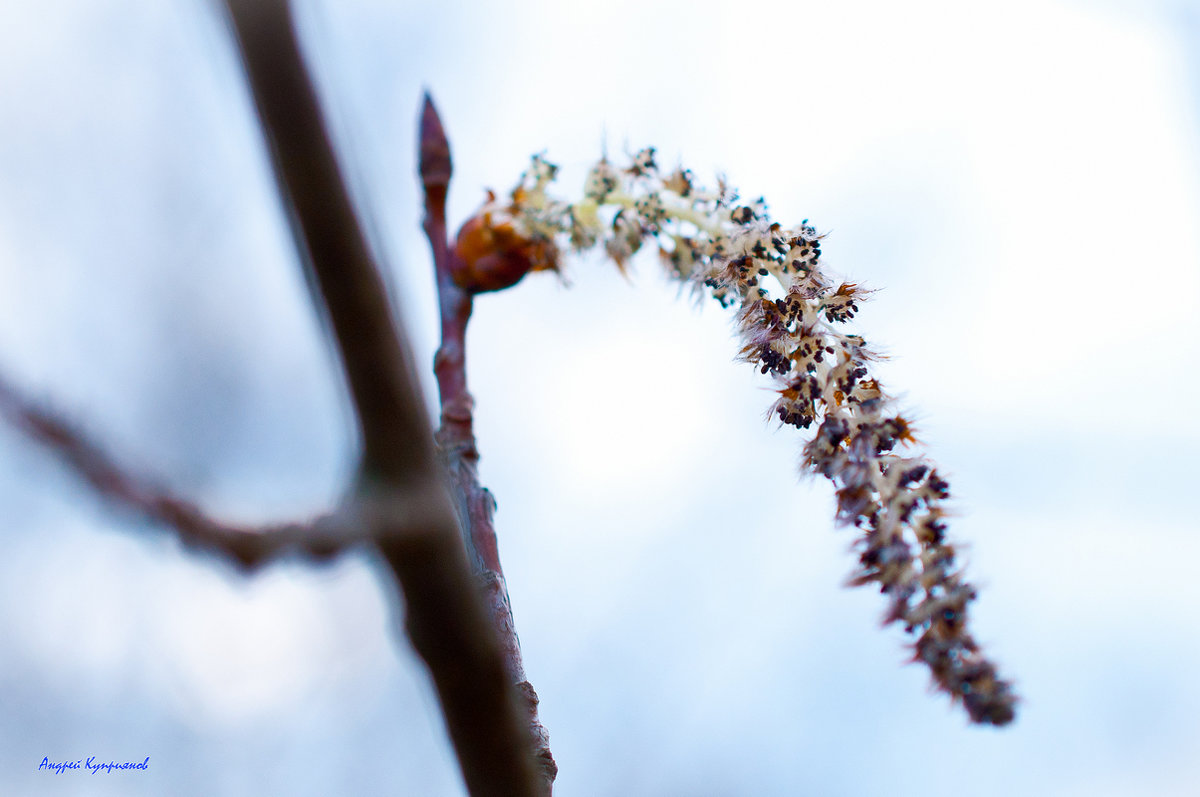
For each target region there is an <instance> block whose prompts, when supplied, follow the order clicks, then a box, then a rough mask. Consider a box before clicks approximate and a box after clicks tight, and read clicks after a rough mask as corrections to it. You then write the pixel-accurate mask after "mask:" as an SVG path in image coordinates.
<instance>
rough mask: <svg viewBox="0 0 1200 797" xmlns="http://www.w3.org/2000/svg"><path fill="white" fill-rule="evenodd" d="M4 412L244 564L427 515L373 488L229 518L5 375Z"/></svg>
mask: <svg viewBox="0 0 1200 797" xmlns="http://www.w3.org/2000/svg"><path fill="white" fill-rule="evenodd" d="M0 415H4V416H7V418H8V420H9V421H10V422H11V423H12V424H13V425H15V426H17V427H18V428H21V429H23V430H24V431H25V432H26V433H27V434H28V435H29V436H30V437H31V438H33V439H34V440H36V441H37V442H39V443H41V444H42V445H44V446H45V447H46V448H48V449H50V450H51V451H53V452H54V453H56V454H58V455H59V456H60V457H62V459H63V460H64V461H65V462H66V464H67V465H69V466H70V467H71V468H72V469H73V470H74V471H75V472H76V473H77V474H78V475H79V476H80V477H82V478H83V479H84V480H85V481H86V482H87V483H88V484H90V485H91V486H92V487H93V488H94V489H95V490H96V492H97V493H98V494H99V495H100V496H101V497H103V498H105V499H106V500H108V501H111V502H112V503H114V504H117V505H118V506H121V507H122V508H125V509H131V510H133V511H135V512H138V513H139V514H141V515H143V516H145V517H147V518H149V519H150V520H153V521H155V522H157V523H159V524H161V525H162V526H164V527H166V528H169V529H172V530H174V531H175V532H176V533H177V534H178V536H179V539H180V541H181V542H182V543H183V544H184V545H187V546H188V547H191V548H196V549H199V550H203V551H207V552H209V553H212V554H215V555H217V556H219V557H221V558H222V559H225V560H226V561H228V562H229V563H231V564H233V565H236V566H237V567H239V568H241V569H243V570H255V569H257V568H259V567H261V566H263V565H265V564H268V563H269V562H271V561H273V560H275V559H278V558H281V557H284V556H301V557H307V558H311V559H316V560H325V559H329V558H332V557H333V556H335V555H337V554H338V553H340V552H342V551H344V550H346V549H347V548H349V547H351V546H354V545H357V544H359V543H362V542H365V541H367V540H368V539H369V536H370V526H369V525H368V524H366V523H364V522H363V519H364V518H370V517H374V516H378V515H381V514H387V515H388V516H389V517H393V518H401V517H404V518H406V521H405V522H406V523H409V524H412V525H418V526H419V525H423V524H424V523H426V522H427V519H426V518H424V517H421V516H419V515H417V516H413V515H412V513H411V512H410V511H408V510H407V509H405V506H407V507H409V508H417V509H420V506H421V504H420V502H416V501H411V500H408V501H404V500H392V501H389V502H386V506H385V505H384V504H385V502H383V501H379V500H376V499H374V498H372V497H369V496H354V497H353V498H352V499H351V500H349V501H347V502H346V503H345V504H344V505H343V506H342V507H340V508H339V509H338V510H336V511H334V512H332V513H329V514H326V515H323V516H321V517H318V518H315V519H313V520H311V521H309V522H307V523H285V524H279V525H268V526H260V527H254V528H249V527H242V526H234V525H230V524H227V523H222V522H220V521H217V520H214V519H212V518H210V517H209V516H208V515H207V514H205V512H204V511H203V510H201V509H200V508H199V507H197V506H196V505H195V504H193V503H191V502H190V501H187V500H186V499H184V498H180V497H179V496H176V495H175V494H173V493H172V492H171V491H170V490H168V489H166V488H164V487H162V486H160V485H157V484H154V483H152V482H151V481H150V480H148V479H146V478H144V477H141V476H138V475H135V474H133V473H132V472H130V471H128V470H125V469H124V468H123V467H122V466H121V465H120V464H119V463H118V462H117V459H116V457H115V456H113V455H112V454H111V453H110V452H108V451H105V450H104V449H103V448H102V447H101V446H100V445H98V444H97V443H95V442H94V441H92V440H89V439H88V438H87V437H86V436H85V435H84V434H83V433H82V432H80V431H79V430H78V429H76V428H75V427H73V426H72V425H71V424H70V423H68V422H67V421H66V420H64V419H63V418H61V417H59V416H58V415H56V414H55V413H53V412H51V411H49V410H47V409H45V408H43V407H39V406H38V405H37V404H36V403H35V402H33V401H31V400H30V399H28V398H27V397H25V396H22V395H20V394H19V393H18V392H17V390H16V389H15V388H14V387H13V386H12V385H9V384H8V383H7V382H5V381H4V380H3V379H2V378H0Z"/></svg>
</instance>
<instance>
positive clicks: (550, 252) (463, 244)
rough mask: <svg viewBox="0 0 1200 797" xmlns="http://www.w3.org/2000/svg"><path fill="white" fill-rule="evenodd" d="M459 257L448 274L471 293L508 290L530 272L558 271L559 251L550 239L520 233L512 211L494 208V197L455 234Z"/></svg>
mask: <svg viewBox="0 0 1200 797" xmlns="http://www.w3.org/2000/svg"><path fill="white" fill-rule="evenodd" d="M454 252H455V254H456V255H458V257H457V259H456V261H455V263H454V265H453V267H452V268H451V271H450V274H451V276H452V277H453V278H454V283H455V284H456V285H458V286H459V287H460V288H462V289H463V290H465V291H468V292H470V293H485V292H487V291H500V290H504V289H505V288H511V287H512V286H513V285H516V284H517V283H518V282H520V281H521V278H522V277H524V276H525V275H526V274H528V273H529V272H530V271H546V270H549V269H557V268H558V247H557V246H555V245H554V241H553V240H551V239H550V238H546V237H544V236H539V235H531V234H527V233H524V232H522V231H521V230H520V229H519V228H518V226H517V224H516V223H515V221H514V217H513V212H512V209H511V208H508V207H503V206H499V205H497V204H496V198H495V195H494V194H492V193H491V192H489V193H488V201H487V202H486V203H484V205H483V207H482V208H480V209H479V212H477V213H476V214H475V215H474V216H472V217H471V218H469V219H467V221H466V222H465V223H464V224H463V226H462V228H461V229H459V231H458V239H457V241H456V242H455V245H454Z"/></svg>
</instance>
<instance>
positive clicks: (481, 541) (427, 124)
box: [420, 94, 558, 797]
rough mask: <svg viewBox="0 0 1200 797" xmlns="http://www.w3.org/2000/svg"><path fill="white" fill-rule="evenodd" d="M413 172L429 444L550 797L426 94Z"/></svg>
mask: <svg viewBox="0 0 1200 797" xmlns="http://www.w3.org/2000/svg"><path fill="white" fill-rule="evenodd" d="M420 172H421V182H422V183H423V185H424V188H425V234H426V235H427V236H428V238H429V245H430V248H431V249H432V250H433V259H434V267H435V269H436V272H437V286H438V301H439V305H440V308H441V321H442V340H441V345H440V346H439V348H438V351H437V356H436V358H435V360H434V372H435V373H436V375H437V381H438V393H439V395H440V398H441V427H440V428H439V429H438V433H437V437H436V440H437V447H438V454H439V456H440V458H441V461H442V465H443V466H444V467H445V469H446V472H447V473H448V474H449V476H450V484H451V487H452V489H453V492H454V498H455V501H456V504H457V510H458V519H459V523H460V524H461V525H462V528H463V532H464V535H463V536H464V541H465V543H466V546H467V551H468V552H469V553H470V555H471V558H472V560H473V563H474V565H475V570H476V572H477V573H478V574H479V576H480V579H481V586H482V589H483V593H484V599H485V601H486V602H487V607H488V610H489V611H490V613H491V616H492V623H493V625H494V626H495V628H496V630H497V632H498V633H499V635H500V642H501V644H502V645H503V647H504V660H505V664H506V666H507V668H508V676H509V678H510V679H511V681H512V683H514V684H515V685H516V686H517V688H518V689H519V690H520V693H521V696H522V698H523V700H524V708H525V712H526V721H527V723H528V727H529V732H530V734H531V735H532V737H533V741H534V752H535V755H536V756H537V765H538V775H539V777H540V786H541V789H542V791H541V794H542V795H544V797H549V795H550V794H551V792H552V790H553V786H554V778H555V776H556V775H557V774H558V765H557V764H556V763H555V762H554V756H553V755H552V754H551V752H550V736H549V734H548V733H547V732H546V729H545V727H544V726H543V725H542V723H541V720H540V719H539V718H538V711H537V705H538V697H537V692H535V691H534V689H533V685H532V684H530V683H529V680H528V679H527V678H526V676H525V669H524V666H523V665H522V662H521V647H520V642H519V641H518V639H517V632H516V626H515V624H514V623H513V615H512V605H511V603H510V601H509V597H508V585H507V583H506V582H505V580H504V571H503V569H502V568H501V566H500V552H499V548H498V545H497V542H496V530H495V526H494V525H493V523H492V513H493V511H494V510H495V501H494V500H493V499H492V496H491V493H489V492H488V491H487V489H486V488H484V487H483V486H482V485H481V484H480V483H479V475H478V470H477V465H478V462H479V451H478V449H477V448H476V446H475V433H474V428H473V424H474V416H473V412H474V401H473V400H472V398H471V394H470V393H469V392H468V391H467V369H466V334H467V322H468V321H470V319H471V307H472V295H471V294H470V293H469V292H468V291H466V290H464V289H463V288H461V287H459V286H458V285H457V284H456V283H455V281H454V279H453V277H452V273H453V272H454V270H455V260H454V259H455V258H456V257H457V255H456V254H455V252H454V249H453V248H452V247H451V246H450V245H449V242H448V238H447V234H446V194H447V193H448V190H449V186H450V177H451V174H452V172H453V168H452V161H451V157H450V142H449V140H448V139H447V138H446V132H445V129H444V128H443V126H442V122H441V119H440V118H439V117H438V112H437V109H436V108H435V107H434V104H433V99H432V98H431V97H430V96H429V95H428V94H426V95H425V101H424V105H423V107H422V110H421V129H420Z"/></svg>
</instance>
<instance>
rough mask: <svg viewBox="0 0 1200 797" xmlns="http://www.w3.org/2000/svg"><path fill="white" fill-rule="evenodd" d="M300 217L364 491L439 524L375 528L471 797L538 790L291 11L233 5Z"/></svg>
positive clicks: (281, 3)
mask: <svg viewBox="0 0 1200 797" xmlns="http://www.w3.org/2000/svg"><path fill="white" fill-rule="evenodd" d="M225 4H226V7H227V8H228V10H229V12H230V17H231V19H232V21H233V27H234V30H235V33H236V35H237V39H238V41H239V44H240V47H241V54H242V59H243V63H244V65H245V68H246V73H247V76H248V78H249V82H250V86H251V88H252V90H253V95H254V101H255V104H256V106H257V108H258V114H259V118H260V120H261V121H262V126H263V129H264V131H265V132H266V135H267V138H268V140H269V143H270V150H271V155H272V159H273V161H274V164H275V172H276V175H277V177H278V179H279V182H280V185H281V187H282V193H283V195H284V196H285V197H286V200H287V201H288V203H289V204H290V209H291V211H292V214H291V219H292V222H293V225H294V226H295V228H296V230H297V237H298V238H300V239H301V240H302V241H303V243H304V246H305V248H306V250H307V254H308V256H309V266H310V267H311V269H312V272H313V275H314V277H315V281H316V283H317V285H318V286H319V289H320V293H321V296H322V298H323V300H324V303H325V309H326V310H327V311H328V313H329V320H330V322H331V326H332V328H333V331H334V335H335V338H336V340H337V344H338V349H339V351H340V353H341V358H342V366H343V369H344V371H345V374H346V379H347V382H348V383H349V387H350V394H351V397H352V399H353V403H354V407H355V412H356V416H357V418H358V422H359V426H360V429H361V432H362V440H363V470H364V481H365V483H366V484H367V485H379V486H381V487H382V488H383V489H384V490H385V491H388V490H393V489H400V490H405V489H406V488H414V487H415V488H417V489H418V490H419V491H420V492H421V493H422V494H423V497H424V500H426V501H427V502H428V503H429V505H430V509H431V511H430V512H429V517H430V518H431V522H430V523H429V524H428V525H427V526H426V527H425V528H423V529H420V530H415V529H412V528H409V527H407V526H405V525H404V524H403V523H398V522H397V523H390V524H389V523H387V522H386V521H384V522H382V523H381V524H380V525H379V527H377V528H376V530H375V531H376V532H377V536H378V541H379V547H380V549H381V550H382V552H383V555H384V557H385V559H386V560H387V562H388V564H389V565H390V566H391V569H392V571H393V572H394V573H395V575H396V576H397V578H398V580H399V582H400V586H401V589H402V591H403V593H404V597H405V599H406V604H407V628H408V633H409V636H410V638H411V639H412V642H413V645H414V647H415V648H416V650H417V652H418V653H419V654H420V655H421V657H422V658H423V659H424V660H425V662H426V664H427V665H428V666H429V668H430V672H431V674H432V675H433V679H434V682H435V684H436V686H437V689H438V695H439V697H440V699H441V703H442V709H443V712H444V714H445V719H446V725H447V728H448V730H449V732H450V736H451V738H452V740H453V741H454V745H455V748H456V751H457V753H458V758H459V763H460V765H461V767H462V771H463V775H464V777H465V779H466V783H467V788H468V789H469V791H470V793H471V794H472V795H506V796H511V795H529V794H534V793H536V792H535V779H534V775H533V768H532V759H531V757H530V755H529V750H530V745H529V736H528V733H527V731H526V728H525V725H524V724H523V723H522V721H521V718H520V715H519V713H518V711H517V708H516V701H515V700H514V694H513V689H512V687H511V685H510V684H509V682H508V679H507V667H506V666H505V660H504V657H503V655H502V650H501V647H500V645H499V643H498V641H497V637H496V634H495V632H494V631H493V630H492V624H491V623H490V622H489V618H488V615H487V613H486V611H485V610H484V607H483V605H482V602H481V601H480V600H479V596H478V593H477V591H476V589H475V582H474V579H473V578H472V575H471V569H470V565H469V564H468V561H467V558H466V552H465V550H464V548H463V544H462V540H461V537H460V534H459V530H458V524H457V522H456V520H455V515H454V512H453V508H452V505H451V503H450V500H449V495H448V494H447V491H446V489H445V482H444V480H443V478H442V476H441V474H440V473H438V471H437V466H436V464H435V459H434V456H433V452H434V449H433V440H432V436H431V435H430V431H429V427H428V420H427V416H426V414H425V408H424V406H423V405H422V402H421V399H420V393H419V390H418V387H417V386H418V382H417V379H416V377H415V375H414V373H413V369H412V366H411V362H410V355H409V351H408V347H407V345H406V344H405V341H404V339H403V337H402V334H401V331H400V327H399V325H398V324H396V322H395V320H394V318H393V315H392V308H391V307H390V305H389V302H388V299H387V292H386V291H385V289H384V283H383V279H382V276H381V274H380V271H379V269H378V268H377V266H376V264H375V262H374V260H373V258H372V256H371V252H370V249H369V247H368V245H367V243H366V239H365V237H364V235H363V233H362V229H361V227H360V225H359V223H358V219H357V217H356V216H355V214H354V210H353V206H352V204H351V201H350V195H349V191H348V190H347V188H346V185H345V182H344V180H343V179H342V176H341V173H340V171H339V169H338V165H337V161H336V158H335V156H334V150H333V146H332V144H331V142H330V139H329V134H328V131H327V130H326V128H325V125H324V123H323V121H322V117H321V114H320V109H319V106H318V102H317V97H316V93H315V91H314V89H313V85H312V82H311V81H310V79H309V77H308V74H307V71H306V69H305V66H304V63H303V59H302V56H301V54H300V49H299V45H298V42H297V40H296V36H295V31H294V28H293V24H292V19H291V14H290V12H289V8H288V3H287V2H286V0H225Z"/></svg>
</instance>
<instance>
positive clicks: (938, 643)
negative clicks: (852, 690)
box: [455, 148, 1016, 725]
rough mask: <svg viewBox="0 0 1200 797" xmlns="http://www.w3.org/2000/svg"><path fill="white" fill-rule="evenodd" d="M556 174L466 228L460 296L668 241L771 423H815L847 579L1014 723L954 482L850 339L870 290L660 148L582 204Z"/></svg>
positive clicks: (986, 710)
mask: <svg viewBox="0 0 1200 797" xmlns="http://www.w3.org/2000/svg"><path fill="white" fill-rule="evenodd" d="M556 172H557V168H556V167H555V166H554V165H553V164H551V163H549V162H547V161H546V160H545V159H544V158H542V157H541V156H535V157H534V158H533V163H532V165H531V167H530V168H529V169H528V170H527V171H526V172H525V174H524V175H523V176H522V178H521V182H520V184H519V185H518V186H517V187H516V189H514V190H513V192H512V194H511V195H510V197H509V198H508V199H507V200H504V201H497V200H496V198H495V196H494V195H490V196H489V201H488V202H487V204H486V205H485V206H484V208H483V209H482V210H481V211H480V212H479V213H478V214H477V215H476V216H475V217H474V218H473V219H471V220H470V221H468V222H467V224H466V225H464V227H463V230H462V232H460V234H459V239H458V246H457V250H456V251H457V254H458V256H459V261H460V263H459V266H458V269H457V271H456V272H455V279H456V281H458V283H459V285H460V286H461V287H463V288H464V289H466V290H468V291H472V292H479V291H485V290H495V289H498V287H507V286H508V285H511V284H513V283H514V282H516V281H517V280H519V279H520V277H521V276H523V274H524V273H525V271H529V270H541V269H556V268H558V265H559V259H560V252H561V251H562V250H563V249H564V248H565V247H569V248H571V249H574V250H577V251H581V250H587V249H591V248H593V247H596V246H603V248H604V250H605V252H607V254H608V255H609V257H611V258H612V259H613V260H614V261H615V262H616V264H617V265H618V266H619V267H620V268H622V269H624V267H625V264H626V262H627V261H628V260H629V258H630V257H632V256H633V255H634V254H636V253H637V252H638V251H639V250H640V249H642V248H643V246H645V245H646V244H647V243H651V242H652V243H654V244H657V247H658V251H659V254H660V256H661V259H662V261H663V262H664V264H665V265H666V267H667V269H668V270H669V272H670V273H671V275H672V276H673V277H675V278H677V279H679V280H681V281H683V282H685V283H688V284H691V285H692V286H694V287H695V288H696V289H697V290H700V291H704V292H707V293H710V294H711V295H712V296H713V297H714V298H715V299H716V300H717V301H719V302H720V303H721V304H722V305H723V306H725V307H732V308H735V309H736V312H737V329H738V334H739V336H740V339H741V344H742V349H741V356H742V358H743V359H745V360H746V361H748V362H750V363H752V364H753V365H755V366H756V367H757V368H758V369H759V371H761V372H762V373H763V374H769V375H770V376H771V377H772V378H773V379H774V380H775V382H776V386H777V392H778V398H777V399H776V401H775V404H774V406H773V407H772V414H773V415H774V416H775V417H777V418H778V419H779V421H780V422H782V423H784V424H787V425H791V426H795V427H797V428H800V429H810V428H812V427H815V433H813V434H812V438H811V439H810V440H809V442H808V443H807V445H806V446H805V447H804V466H805V467H806V469H809V470H811V471H813V472H816V473H820V474H821V475H822V476H824V477H826V478H827V479H829V480H830V481H831V482H832V483H833V484H834V486H835V488H836V490H837V506H838V509H837V514H838V521H839V522H840V523H841V524H843V525H847V526H853V527H855V528H857V529H858V530H859V532H860V535H861V536H860V537H859V538H858V540H857V541H856V543H855V545H856V551H857V554H858V567H857V569H856V571H855V572H854V573H853V574H852V576H851V583H852V584H855V585H863V584H876V585H878V587H879V589H880V591H881V592H882V593H883V594H884V595H885V596H887V599H888V609H887V612H886V615H885V622H886V623H892V622H897V623H900V624H902V625H903V627H904V628H905V630H906V631H907V632H908V633H909V634H911V635H913V636H914V637H915V641H914V643H913V649H914V652H915V657H914V658H915V660H917V661H920V662H923V663H924V664H925V665H927V666H928V667H929V669H930V671H931V672H932V674H933V679H934V682H935V683H936V685H937V686H938V687H939V688H941V689H942V690H944V691H946V692H947V693H949V694H950V695H952V696H953V697H954V698H955V699H957V700H960V701H961V702H962V704H963V705H964V706H965V708H966V710H967V712H968V714H969V715H970V717H971V720H972V721H974V722H979V723H991V724H994V725H1004V724H1006V723H1008V722H1010V721H1011V720H1012V719H1013V716H1014V704H1015V702H1016V698H1015V696H1014V694H1013V692H1012V689H1011V685H1010V683H1009V682H1008V681H1005V680H1003V679H1001V678H1000V677H999V676H998V675H997V672H996V668H995V666H994V665H993V664H992V663H991V662H990V661H989V660H988V659H987V658H985V657H984V655H983V654H982V653H981V651H980V649H979V646H978V644H977V643H976V642H975V640H974V639H973V638H972V636H971V634H970V633H969V632H968V630H967V608H968V605H969V603H970V602H971V601H972V600H974V598H975V589H974V588H973V587H972V586H971V585H970V584H969V583H968V582H967V581H966V580H965V579H964V578H963V575H962V572H961V569H960V567H959V565H958V564H957V563H956V559H955V548H954V546H953V545H952V544H950V543H948V542H947V541H946V538H945V530H946V526H945V522H944V518H945V515H946V511H945V510H944V509H943V506H942V502H943V501H944V500H945V499H946V498H947V497H948V496H949V485H948V484H947V482H946V480H945V478H943V477H942V475H940V474H939V473H938V471H937V470H936V469H935V468H934V467H933V466H932V464H930V463H929V462H928V461H926V460H925V459H924V458H923V457H921V456H919V455H908V456H906V455H904V454H901V453H899V451H900V450H902V449H903V448H911V446H912V445H913V444H914V443H915V440H914V438H913V432H912V427H911V425H910V423H909V421H908V420H907V419H905V418H904V417H903V416H902V415H900V414H899V413H898V412H897V411H896V410H895V409H894V402H893V401H892V399H891V397H890V396H888V395H887V394H886V393H884V392H883V390H882V389H881V387H880V385H879V383H878V382H877V381H876V380H875V379H873V378H871V375H870V364H871V362H872V361H873V360H875V359H877V358H878V356H877V355H876V354H875V353H874V352H873V351H872V350H871V348H870V347H869V346H868V345H867V343H866V341H864V340H863V338H862V337H860V336H857V335H852V334H847V333H845V332H843V331H841V330H840V329H839V325H841V324H842V323H843V322H845V321H847V320H849V319H850V318H852V317H853V316H854V314H855V313H856V312H857V311H858V308H859V303H860V302H862V301H863V300H864V299H865V298H866V296H867V294H868V293H869V292H868V291H866V290H864V289H863V288H861V287H860V286H858V285H856V284H854V283H850V282H838V281H835V280H833V279H831V278H830V277H829V276H828V275H827V273H826V272H825V271H824V270H823V267H822V261H821V239H822V237H823V236H821V235H820V234H818V233H817V231H816V230H815V229H814V228H813V227H811V226H809V224H808V222H807V220H805V221H804V222H802V223H801V224H800V225H799V226H797V227H791V228H786V227H783V226H782V225H780V224H779V223H778V222H773V221H772V220H771V218H770V216H769V215H768V213H767V207H766V205H765V203H764V202H763V200H761V199H759V200H757V201H755V202H742V201H741V200H740V199H739V197H738V195H737V193H736V192H734V191H731V190H730V189H729V187H728V186H727V185H726V184H725V182H724V180H719V181H718V185H717V188H716V190H708V189H705V188H702V187H700V186H699V185H697V184H696V182H695V180H694V177H693V175H692V173H691V172H690V171H688V170H685V169H676V170H675V171H673V172H670V173H669V174H665V175H664V174H663V173H662V172H660V170H659V169H658V166H657V164H656V162H655V151H654V149H652V148H651V149H644V150H642V151H640V152H638V153H637V154H636V155H634V156H633V157H632V161H631V163H630V164H629V165H628V166H626V167H624V168H618V167H616V166H614V165H613V164H612V163H611V162H609V161H608V160H607V159H603V160H601V161H600V162H599V163H597V164H596V165H595V166H594V167H593V168H592V169H591V171H590V172H589V174H588V176H587V180H586V182H585V184H584V189H583V197H582V198H581V199H579V200H578V201H576V202H574V203H567V202H564V201H561V200H558V199H555V198H553V197H552V196H551V195H549V194H548V193H547V192H546V189H547V187H548V186H549V184H550V183H551V182H552V181H553V180H554V178H555V175H556Z"/></svg>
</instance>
